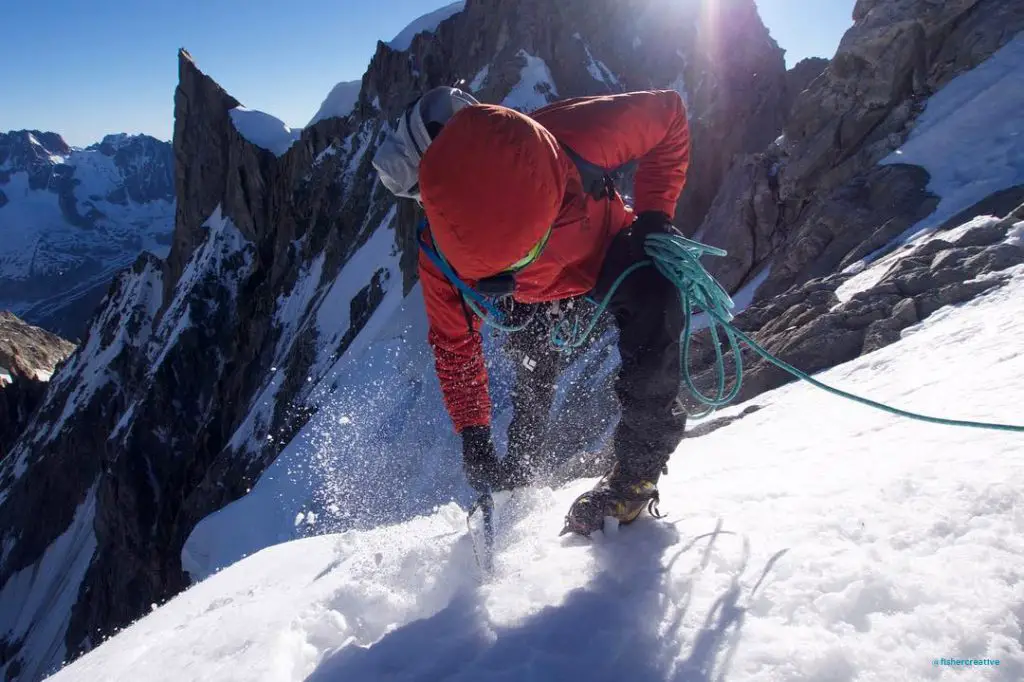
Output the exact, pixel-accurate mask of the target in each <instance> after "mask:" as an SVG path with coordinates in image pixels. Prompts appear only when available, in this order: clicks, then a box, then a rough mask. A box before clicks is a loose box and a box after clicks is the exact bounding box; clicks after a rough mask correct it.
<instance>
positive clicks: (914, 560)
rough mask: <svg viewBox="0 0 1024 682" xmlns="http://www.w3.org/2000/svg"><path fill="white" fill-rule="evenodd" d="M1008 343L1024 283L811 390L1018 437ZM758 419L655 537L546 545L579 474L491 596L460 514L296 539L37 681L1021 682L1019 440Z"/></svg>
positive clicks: (719, 446)
mask: <svg viewBox="0 0 1024 682" xmlns="http://www.w3.org/2000/svg"><path fill="white" fill-rule="evenodd" d="M1022 231H1024V224H1022V225H1020V226H1018V227H1017V229H1016V232H1015V234H1016V235H1018V236H1019V235H1020V234H1021V232H1022ZM1022 338H1024V268H1018V269H1017V270H1015V271H1014V272H1013V280H1012V281H1011V283H1010V284H1008V285H1007V286H1006V287H1004V288H1001V289H998V290H996V291H995V292H993V293H991V294H988V295H986V296H983V297H981V298H978V299H976V300H974V301H972V302H971V303H969V304H965V305H963V306H960V307H957V308H946V309H943V310H941V311H939V312H938V313H936V314H934V315H933V316H931V317H930V318H928V319H927V320H926V321H925V322H924V323H921V324H918V325H916V326H914V327H911V328H909V329H907V330H905V331H904V333H903V339H902V340H901V341H899V342H897V343H896V344H893V345H891V346H888V347H886V348H884V349H882V350H880V351H877V352H875V353H872V354H869V355H866V356H864V357H861V358H858V359H857V360H854V361H852V362H850V363H847V364H845V365H842V366H840V367H837V368H834V369H832V370H830V371H828V372H825V373H823V374H822V376H821V378H822V379H824V380H825V381H827V382H830V383H832V384H833V385H838V386H841V387H845V388H848V389H852V390H854V391H856V392H858V393H861V394H863V395H868V396H871V397H873V398H878V399H882V400H888V401H891V402H893V403H895V404H898V405H899V406H902V407H906V408H910V409H916V410H920V411H923V412H929V413H937V414H945V415H949V416H958V417H962V418H974V419H986V420H1003V421H1010V422H1012V421H1014V420H1016V421H1019V411H1018V410H1017V409H1016V407H1015V406H1016V405H1017V404H1019V402H1020V401H1021V400H1024V342H1022V341H1021V339H1022ZM953 396H955V399H953V400H951V397H953ZM756 402H757V403H758V404H759V405H761V406H762V409H761V410H760V411H757V412H755V413H753V414H750V415H748V416H746V417H743V418H742V419H740V420H739V421H738V422H736V423H734V424H733V425H731V426H729V427H726V428H724V429H720V430H718V431H715V432H713V433H712V434H710V435H708V436H705V437H701V438H699V439H695V440H692V441H685V442H684V444H683V445H682V446H681V447H680V449H679V450H678V452H677V453H676V455H675V457H674V459H673V460H672V462H671V463H670V473H669V475H668V476H667V477H665V478H664V479H663V484H662V499H663V503H662V510H663V511H664V512H667V514H668V518H667V519H666V520H664V521H654V520H651V519H649V518H644V519H643V520H642V521H640V522H638V523H637V524H636V525H635V526H633V527H630V528H623V529H618V530H617V531H614V532H610V533H609V536H611V537H605V536H603V535H602V534H597V535H596V536H595V537H594V538H592V539H591V540H589V541H588V540H584V539H581V538H575V537H566V538H559V537H557V532H558V529H559V528H560V525H561V520H562V515H563V514H564V512H565V510H566V509H567V507H568V506H569V504H570V503H571V501H572V499H573V498H574V496H575V495H577V494H579V493H580V492H582V491H583V490H584V489H586V488H587V487H588V486H589V485H590V483H591V481H579V482H577V483H574V484H572V485H570V486H568V487H566V488H564V489H556V490H550V489H539V490H532V491H528V492H526V493H522V494H521V495H520V496H519V497H517V498H515V499H513V500H512V501H511V502H506V503H505V504H504V506H503V507H502V508H501V509H500V512H499V514H498V554H497V571H496V574H495V576H494V577H493V579H491V580H488V581H484V582H482V583H481V581H480V579H479V572H478V570H477V568H476V564H475V560H474V553H473V545H472V542H471V539H470V537H468V536H467V534H466V525H465V518H464V514H463V512H462V510H461V509H460V508H459V507H458V506H457V505H455V504H454V503H448V504H445V505H441V506H440V507H438V508H437V509H436V511H434V512H433V513H428V514H427V515H425V516H422V517H419V518H415V519H412V520H410V521H407V522H404V523H400V524H397V525H386V526H380V527H377V528H374V529H372V530H366V531H351V532H347V533H343V534H338V535H323V536H320V537H311V538H306V539H301V540H295V541H292V542H288V543H284V544H281V545H278V546H274V547H270V548H268V549H266V550H263V551H261V552H259V553H258V554H256V555H254V556H252V557H250V558H248V559H246V560H244V561H242V562H239V563H238V564H236V565H234V566H231V567H229V568H226V569H224V570H223V571H221V572H219V573H217V574H216V575H213V576H211V577H209V578H208V579H206V580H204V581H203V582H201V583H199V584H197V585H196V586H194V587H193V588H191V589H190V590H188V591H186V592H185V593H183V594H182V595H180V596H178V597H177V598H175V599H174V600H172V601H171V602H169V603H167V604H165V605H163V606H160V607H158V608H155V609H154V612H153V613H152V614H150V615H149V616H147V617H146V618H144V619H142V620H141V621H139V622H137V623H136V624H134V625H132V626H131V627H129V628H127V629H126V630H125V631H123V632H122V633H120V634H119V635H117V636H115V637H114V638H112V639H111V640H109V641H108V642H106V643H105V644H103V645H102V646H100V647H99V648H98V649H96V650H95V651H93V652H91V653H90V654H88V655H86V656H85V657H83V658H81V659H79V660H78V661H76V662H75V663H73V664H72V665H70V666H69V667H68V668H66V669H65V670H63V671H61V672H60V673H59V674H57V675H56V676H55V677H54V678H53V679H54V680H55V682H69V681H75V682H84V681H87V680H105V681H108V680H109V681H114V680H138V679H145V680H153V681H157V680H174V681H175V682H179V681H182V680H211V679H215V680H220V681H225V680H347V679H352V680H357V679H358V680H363V679H367V680H369V679H394V680H437V679H451V680H454V679H459V680H463V679H465V680H498V679H501V680H513V679H516V680H541V679H543V680H547V679H630V680H663V679H672V680H713V679H714V680H717V679H728V680H733V681H737V682H743V681H746V680H757V681H758V682H766V681H767V682H772V681H795V680H853V679H858V680H911V679H915V680H916V679H934V680H961V679H986V680H1019V679H1021V678H1022V677H1024V630H1022V628H1024V624H1022V619H1024V612H1022V611H1021V606H1020V605H1021V604H1022V603H1024V568H1022V567H1024V539H1022V538H1024V514H1022V512H1021V510H1022V509H1024V492H1022V491H1024V439H1022V437H1021V436H1020V435H1013V434H1004V433H993V432H981V431H976V430H965V429H954V428H950V427H943V426H935V425H929V424H923V423H918V422H912V421H908V420H905V419H899V418H896V417H892V416H888V415H885V414H882V413H879V412H876V411H872V410H870V409H868V408H865V407H861V406H855V405H851V404H850V403H847V402H844V401H842V400H839V399H837V398H834V397H830V396H826V395H824V394H822V393H821V392H819V391H817V390H816V389H814V388H813V387H810V386H807V385H803V384H791V385H789V386H787V387H785V388H782V389H779V390H776V391H774V392H771V393H768V394H764V395H762V396H760V397H759V398H758V399H757V401H756ZM744 407H746V406H745V405H737V406H734V407H733V408H731V409H730V410H729V411H734V410H737V411H738V410H741V409H743V408H744ZM352 416H353V418H354V419H359V418H363V417H364V416H369V415H364V414H363V413H360V412H358V411H356V412H354V413H353V415H352ZM815 425H816V426H817V429H815V428H813V426H815ZM343 428H344V424H339V426H338V427H337V431H338V433H341V432H342V430H343ZM427 435H428V436H429V434H427ZM448 465H451V463H444V462H442V463H439V466H448ZM239 530H241V526H239ZM939 658H972V659H975V658H976V659H993V660H995V659H998V661H999V664H998V666H996V665H995V664H989V665H987V666H986V667H985V669H984V670H983V671H980V670H970V671H964V670H960V669H956V668H953V667H947V666H944V665H938V664H936V662H935V661H936V659H939Z"/></svg>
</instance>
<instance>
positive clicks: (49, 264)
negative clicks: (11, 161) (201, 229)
mask: <svg viewBox="0 0 1024 682" xmlns="http://www.w3.org/2000/svg"><path fill="white" fill-rule="evenodd" d="M51 156H54V155H51ZM51 161H56V158H51ZM62 161H63V162H64V163H66V164H68V165H69V166H71V167H72V168H73V173H74V175H73V181H74V182H75V183H76V186H75V189H74V196H75V200H76V202H75V203H76V209H77V211H78V213H79V214H80V215H90V214H92V215H94V216H96V219H95V229H88V230H85V229H82V228H81V227H79V226H76V225H73V224H71V223H70V222H68V221H67V219H66V218H65V216H64V214H63V212H62V211H61V207H60V198H59V197H58V195H57V193H56V192H54V191H51V190H49V189H45V188H44V189H39V190H33V189H31V188H30V186H29V180H28V174H27V173H25V172H24V171H21V170H18V171H15V172H12V173H11V174H10V176H9V178H8V181H7V183H6V184H3V185H0V189H2V190H3V192H4V194H5V195H6V196H7V198H8V200H9V201H8V203H7V204H6V205H5V206H4V207H3V209H2V210H0V235H2V236H3V240H4V248H3V249H2V250H0V280H14V281H26V280H27V281H28V282H29V284H28V287H29V288H30V289H32V290H33V291H34V292H35V293H31V294H28V295H25V294H18V293H17V291H18V288H17V287H5V286H3V285H0V309H9V310H11V311H12V312H14V313H15V314H17V315H19V316H21V317H22V318H25V319H44V318H46V317H47V316H48V315H50V314H52V312H53V311H54V310H55V309H67V307H68V306H69V305H70V304H72V303H73V302H74V301H75V300H77V299H79V298H81V297H82V296H85V295H88V294H94V293H95V292H96V290H97V289H101V288H106V286H107V285H108V284H109V283H110V281H111V280H112V279H113V278H114V276H115V275H116V273H117V272H118V271H120V270H122V269H124V268H126V267H128V266H130V265H131V263H132V262H133V261H134V260H135V259H136V258H137V257H138V255H139V253H140V252H141V251H149V252H151V253H153V254H155V255H157V256H159V257H165V256H166V255H167V252H168V250H169V247H168V244H169V243H170V236H171V233H172V231H173V227H174V203H173V201H169V200H165V199H156V200H153V201H149V202H145V203H136V202H135V201H132V200H131V199H127V200H126V201H125V202H124V203H115V202H111V201H108V200H107V197H109V196H110V195H111V193H112V192H115V191H116V190H118V189H119V188H122V187H123V186H124V184H125V181H126V178H125V171H124V170H122V169H119V168H118V167H117V165H116V164H115V162H114V159H113V158H111V157H108V156H105V155H103V154H102V153H101V152H100V151H98V149H96V148H89V149H76V150H72V152H71V153H70V154H69V155H67V156H66V157H62ZM148 161H149V159H148V158H145V157H143V158H142V159H141V161H140V162H141V163H146V162H148ZM36 278H39V279H36ZM33 280H34V281H35V283H34V284H31V282H32V281H33ZM22 290H23V291H24V287H22Z"/></svg>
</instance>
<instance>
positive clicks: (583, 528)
mask: <svg viewBox="0 0 1024 682" xmlns="http://www.w3.org/2000/svg"><path fill="white" fill-rule="evenodd" d="M660 475H661V471H660V470H656V471H655V472H654V474H653V475H649V476H637V475H635V474H632V473H630V472H628V471H627V470H626V469H625V468H624V467H622V466H620V464H619V463H616V464H615V466H613V467H612V470H611V471H609V472H608V473H607V474H605V475H604V476H603V477H602V478H601V480H600V481H598V482H597V485H595V486H594V487H593V489H591V490H590V491H588V492H585V493H583V494H582V495H580V496H579V497H577V498H576V501H575V502H573V503H572V507H570V508H569V513H568V514H566V516H565V527H564V528H562V532H561V533H559V535H565V534H566V533H577V534H579V535H590V534H591V533H593V532H594V531H596V530H601V529H603V528H604V520H605V517H608V516H611V517H613V518H614V519H616V520H617V521H618V522H619V523H620V524H627V523H632V522H633V521H635V520H636V519H637V517H638V516H640V514H641V513H642V512H643V510H644V507H647V511H648V512H650V514H651V516H653V517H655V518H661V514H660V513H658V477H659V476H660Z"/></svg>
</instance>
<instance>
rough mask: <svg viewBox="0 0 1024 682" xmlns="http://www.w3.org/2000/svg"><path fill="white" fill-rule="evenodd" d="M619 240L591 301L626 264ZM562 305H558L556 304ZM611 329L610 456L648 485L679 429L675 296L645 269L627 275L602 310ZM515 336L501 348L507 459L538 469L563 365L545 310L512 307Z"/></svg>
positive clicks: (676, 439)
mask: <svg viewBox="0 0 1024 682" xmlns="http://www.w3.org/2000/svg"><path fill="white" fill-rule="evenodd" d="M625 239H626V237H625V235H620V236H619V237H617V238H616V240H615V241H613V243H612V245H611V247H610V248H609V250H608V255H607V256H606V258H605V262H604V264H603V265H602V268H601V274H600V276H599V278H598V283H597V286H596V287H595V288H594V291H593V292H592V293H591V298H593V299H594V300H597V301H601V300H603V299H604V296H605V295H606V294H607V292H608V290H609V289H610V288H611V285H612V283H613V282H614V281H615V279H616V278H617V277H618V276H619V275H620V274H621V273H622V272H623V271H624V270H625V269H626V268H627V267H629V266H630V265H632V264H633V262H634V258H635V256H633V255H631V252H630V249H629V248H628V245H627V244H626V243H625ZM564 304H565V302H563V303H562V305H563V306H564ZM608 312H609V313H610V314H612V315H613V316H614V318H615V321H616V324H617V326H618V329H619V341H618V346H619V355H620V357H621V358H622V364H621V366H620V368H619V372H618V376H617V377H616V381H615V392H616V394H617V396H618V399H619V405H620V410H621V417H620V420H619V424H618V426H617V428H616V431H615V436H614V448H615V456H616V459H617V461H618V462H619V467H620V469H623V470H624V471H625V473H627V474H630V475H633V476H635V477H639V478H645V479H651V478H655V477H656V476H657V473H658V472H659V471H660V470H661V469H662V468H663V467H664V466H665V464H666V463H667V462H668V458H669V455H671V454H672V451H673V450H675V448H676V447H677V446H678V445H679V442H680V440H681V439H682V437H683V431H684V429H685V426H686V416H685V414H684V413H682V410H681V409H678V408H679V407H680V405H679V403H678V402H677V399H676V398H677V395H678V392H679V376H680V374H679V372H680V365H679V350H680V349H679V335H680V334H681V333H682V329H683V319H682V309H681V307H680V301H679V291H678V290H677V289H676V288H675V287H674V286H673V285H672V284H671V283H670V282H669V281H668V280H667V279H665V278H664V277H663V276H662V275H661V274H660V273H658V272H657V271H656V270H655V269H654V268H653V267H645V268H642V269H640V270H638V271H636V272H634V273H632V274H631V275H629V276H628V277H627V278H626V279H625V280H624V281H623V282H622V284H621V285H620V286H619V288H618V289H617V290H616V292H615V295H614V296H613V298H612V300H611V301H610V303H609V306H608ZM529 316H532V319H531V322H530V324H529V325H528V326H527V327H526V328H525V329H523V330H522V331H519V332H516V333H514V334H511V335H510V336H509V340H508V346H507V349H508V350H509V351H510V352H511V355H512V357H513V360H514V361H515V362H516V383H515V388H514V389H513V393H512V405H513V417H512V423H511V424H510V426H509V434H508V435H509V452H508V456H509V457H512V458H519V459H520V461H521V462H522V463H523V465H524V466H525V467H526V469H527V470H535V468H536V466H537V465H541V466H543V465H544V464H545V463H546V457H545V453H544V450H543V448H544V440H545V435H546V433H547V424H548V418H549V415H550V410H551V404H552V401H553V400H554V395H555V383H556V382H557V380H558V376H559V374H560V373H561V372H562V370H563V369H565V367H566V362H567V361H566V359H565V355H564V354H563V353H559V352H558V351H556V350H555V349H553V348H551V346H550V342H549V335H550V330H551V325H552V323H553V320H552V315H551V311H550V309H549V306H548V305H544V304H542V305H539V306H523V305H522V304H515V305H514V306H513V308H512V310H511V315H510V317H511V321H512V322H513V323H518V324H521V323H522V322H523V321H524V320H525V319H527V317H529Z"/></svg>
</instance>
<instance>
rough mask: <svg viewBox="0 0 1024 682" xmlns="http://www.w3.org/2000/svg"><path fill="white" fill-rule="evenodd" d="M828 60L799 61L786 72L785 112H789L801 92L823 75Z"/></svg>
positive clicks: (816, 58) (818, 58) (812, 58)
mask: <svg viewBox="0 0 1024 682" xmlns="http://www.w3.org/2000/svg"><path fill="white" fill-rule="evenodd" d="M827 67H828V60H827V59H824V58H822V57H808V58H806V59H801V60H800V61H799V62H797V63H796V64H795V65H794V66H793V68H791V69H790V70H789V71H787V72H786V102H787V105H786V110H787V112H788V111H789V109H790V108H792V106H793V102H794V101H796V98H797V97H798V96H799V95H800V93H801V92H803V91H804V90H806V89H807V88H809V87H810V85H811V83H813V82H814V79H816V78H817V77H818V76H820V75H821V74H823V73H825V69H826V68H827Z"/></svg>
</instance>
